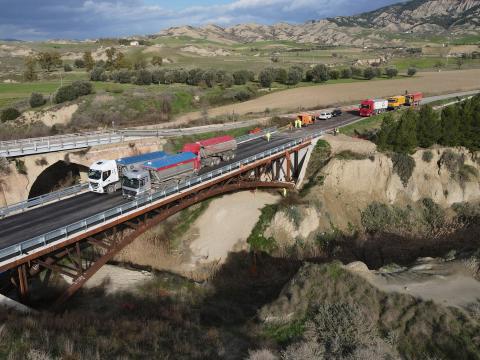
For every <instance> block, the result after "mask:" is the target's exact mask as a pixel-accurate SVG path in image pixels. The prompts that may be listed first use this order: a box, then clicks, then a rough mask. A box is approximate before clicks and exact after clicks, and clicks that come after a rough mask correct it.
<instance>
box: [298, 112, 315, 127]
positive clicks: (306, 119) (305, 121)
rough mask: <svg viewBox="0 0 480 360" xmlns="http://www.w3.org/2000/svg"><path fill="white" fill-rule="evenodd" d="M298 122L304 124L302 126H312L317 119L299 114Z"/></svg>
mask: <svg viewBox="0 0 480 360" xmlns="http://www.w3.org/2000/svg"><path fill="white" fill-rule="evenodd" d="M297 120H300V121H301V122H302V126H308V125H312V124H313V123H314V122H315V117H314V116H313V115H310V114H299V115H297Z"/></svg>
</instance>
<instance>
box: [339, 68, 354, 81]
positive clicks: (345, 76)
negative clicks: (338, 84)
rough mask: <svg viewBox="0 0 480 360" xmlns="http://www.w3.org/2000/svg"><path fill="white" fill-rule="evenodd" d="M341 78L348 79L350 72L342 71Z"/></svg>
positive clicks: (347, 70) (346, 69)
mask: <svg viewBox="0 0 480 360" xmlns="http://www.w3.org/2000/svg"><path fill="white" fill-rule="evenodd" d="M341 77H342V79H350V78H351V77H352V70H351V69H349V68H345V69H342V72H341Z"/></svg>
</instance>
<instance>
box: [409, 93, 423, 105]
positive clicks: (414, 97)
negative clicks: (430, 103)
mask: <svg viewBox="0 0 480 360" xmlns="http://www.w3.org/2000/svg"><path fill="white" fill-rule="evenodd" d="M422 99H423V93H421V92H414V93H411V94H407V95H405V104H406V105H408V106H417V105H420V102H421V101H422Z"/></svg>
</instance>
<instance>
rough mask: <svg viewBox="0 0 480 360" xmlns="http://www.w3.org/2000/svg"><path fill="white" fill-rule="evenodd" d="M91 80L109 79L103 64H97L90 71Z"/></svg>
mask: <svg viewBox="0 0 480 360" xmlns="http://www.w3.org/2000/svg"><path fill="white" fill-rule="evenodd" d="M90 80H92V81H107V74H106V73H105V69H104V68H103V67H101V66H96V67H94V68H93V70H92V72H91V73H90Z"/></svg>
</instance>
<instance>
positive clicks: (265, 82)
mask: <svg viewBox="0 0 480 360" xmlns="http://www.w3.org/2000/svg"><path fill="white" fill-rule="evenodd" d="M274 79H275V77H274V71H273V69H272V68H266V69H263V70H262V71H260V74H258V81H260V85H261V86H262V87H264V88H270V87H271V86H272V82H273V80H274Z"/></svg>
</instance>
